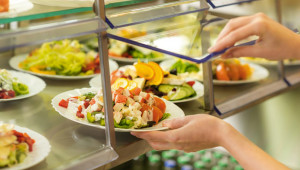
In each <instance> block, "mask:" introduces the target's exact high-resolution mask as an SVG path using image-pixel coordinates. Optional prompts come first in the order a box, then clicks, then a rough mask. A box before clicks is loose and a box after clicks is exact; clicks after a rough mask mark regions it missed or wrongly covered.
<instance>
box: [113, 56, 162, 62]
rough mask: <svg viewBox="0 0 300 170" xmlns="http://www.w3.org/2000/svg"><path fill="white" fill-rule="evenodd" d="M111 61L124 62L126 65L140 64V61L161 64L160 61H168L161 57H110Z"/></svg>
mask: <svg viewBox="0 0 300 170" xmlns="http://www.w3.org/2000/svg"><path fill="white" fill-rule="evenodd" d="M109 58H110V59H113V60H115V61H119V62H124V63H136V62H138V60H140V61H141V62H146V63H147V62H149V61H154V62H159V61H163V60H166V59H167V57H159V58H140V59H137V58H125V57H112V56H109Z"/></svg>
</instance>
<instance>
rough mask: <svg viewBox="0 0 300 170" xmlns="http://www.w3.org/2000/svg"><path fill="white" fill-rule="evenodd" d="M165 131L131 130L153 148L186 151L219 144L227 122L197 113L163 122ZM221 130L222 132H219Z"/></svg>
mask: <svg viewBox="0 0 300 170" xmlns="http://www.w3.org/2000/svg"><path fill="white" fill-rule="evenodd" d="M163 126H165V127H168V128H169V129H170V130H167V131H151V132H131V134H132V135H134V136H136V137H138V138H142V139H145V140H146V141H147V142H148V143H149V144H150V145H151V146H152V147H153V149H155V150H167V149H178V150H184V151H186V152H192V151H198V150H202V149H206V148H211V147H216V146H220V145H221V142H222V135H223V134H225V133H223V130H225V129H227V127H231V126H229V124H227V123H226V122H224V121H223V120H221V119H218V118H216V117H213V116H210V115H206V114H198V115H191V116H186V117H182V118H176V119H172V120H169V121H165V122H163ZM221 131H222V132H221Z"/></svg>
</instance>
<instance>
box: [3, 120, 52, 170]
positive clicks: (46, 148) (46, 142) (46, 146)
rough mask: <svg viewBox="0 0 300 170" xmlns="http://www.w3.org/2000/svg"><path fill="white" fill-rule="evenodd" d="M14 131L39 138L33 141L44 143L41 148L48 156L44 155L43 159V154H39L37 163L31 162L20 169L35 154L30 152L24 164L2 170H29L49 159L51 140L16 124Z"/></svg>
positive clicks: (35, 151)
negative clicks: (28, 169)
mask: <svg viewBox="0 0 300 170" xmlns="http://www.w3.org/2000/svg"><path fill="white" fill-rule="evenodd" d="M13 129H15V130H17V131H19V132H22V133H24V132H26V133H27V134H28V135H29V136H30V137H32V136H38V139H37V138H33V139H34V140H35V141H36V142H37V141H42V143H44V144H41V146H40V147H43V148H44V149H43V151H46V152H43V153H46V154H42V156H43V157H40V156H41V154H38V157H36V158H38V159H35V160H36V161H35V162H30V163H29V164H27V165H25V166H21V167H19V166H20V165H22V164H23V163H24V162H25V160H26V158H28V157H29V156H30V155H32V154H33V153H31V152H29V153H28V156H27V157H26V158H25V160H24V161H23V162H22V163H19V164H15V165H13V166H11V167H5V168H1V170H18V169H20V168H21V169H27V168H30V167H33V166H35V165H38V164H39V163H41V162H42V161H43V160H45V159H46V158H47V157H48V155H49V154H50V152H51V144H50V142H49V140H48V139H47V138H46V137H45V136H43V135H41V134H40V133H38V132H36V131H34V130H32V129H29V128H27V127H22V126H18V125H15V124H14V128H13ZM36 149H37V148H36ZM32 152H34V153H41V152H39V151H38V150H33V151H32Z"/></svg>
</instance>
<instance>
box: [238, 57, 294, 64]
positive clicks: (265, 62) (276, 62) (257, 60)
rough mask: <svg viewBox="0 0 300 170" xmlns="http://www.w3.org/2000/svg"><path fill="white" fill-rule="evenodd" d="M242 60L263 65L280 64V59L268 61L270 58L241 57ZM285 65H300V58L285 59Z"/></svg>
mask: <svg viewBox="0 0 300 170" xmlns="http://www.w3.org/2000/svg"><path fill="white" fill-rule="evenodd" d="M241 60H242V61H245V62H249V63H254V64H259V65H263V66H277V65H278V61H268V60H260V59H248V58H241ZM284 65H285V66H300V60H295V61H289V60H285V61H284Z"/></svg>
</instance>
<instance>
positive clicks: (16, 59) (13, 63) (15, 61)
mask: <svg viewBox="0 0 300 170" xmlns="http://www.w3.org/2000/svg"><path fill="white" fill-rule="evenodd" d="M27 55H28V54H23V55H18V56H14V57H12V58H11V59H10V60H9V65H10V66H11V67H12V68H14V69H16V70H19V71H23V72H26V73H30V74H34V75H37V76H40V77H45V78H51V79H64V80H75V79H87V78H92V77H95V75H97V74H93V75H86V76H62V75H47V74H38V73H34V72H31V71H28V70H23V69H21V68H20V67H19V63H20V62H22V61H24V60H25V59H26V57H27ZM118 68H119V65H118V64H117V63H116V62H115V61H113V60H109V69H110V72H113V71H114V70H116V69H118Z"/></svg>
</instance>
